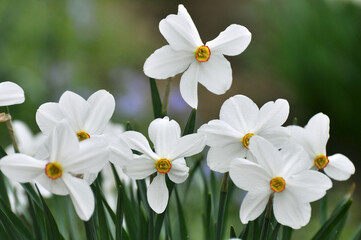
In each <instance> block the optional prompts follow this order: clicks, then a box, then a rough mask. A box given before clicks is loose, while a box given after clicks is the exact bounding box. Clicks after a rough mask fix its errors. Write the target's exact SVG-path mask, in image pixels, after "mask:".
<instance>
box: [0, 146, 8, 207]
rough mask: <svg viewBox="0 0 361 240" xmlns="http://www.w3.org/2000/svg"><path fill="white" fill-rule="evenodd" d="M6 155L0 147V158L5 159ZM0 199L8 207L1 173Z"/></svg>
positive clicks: (4, 183) (4, 180)
mask: <svg viewBox="0 0 361 240" xmlns="http://www.w3.org/2000/svg"><path fill="white" fill-rule="evenodd" d="M6 155H7V154H6V152H5V151H4V149H3V148H2V147H1V146H0V158H3V157H5V156H6ZM0 199H2V200H3V201H4V203H5V204H6V206H8V207H10V201H9V196H8V193H7V190H6V178H5V176H4V174H3V173H2V172H0Z"/></svg>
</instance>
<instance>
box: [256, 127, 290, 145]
mask: <svg viewBox="0 0 361 240" xmlns="http://www.w3.org/2000/svg"><path fill="white" fill-rule="evenodd" d="M257 135H258V136H260V137H263V138H264V139H266V140H267V141H269V142H270V143H272V144H273V145H274V146H275V147H276V148H278V149H280V148H282V147H284V146H285V145H286V144H287V142H288V141H289V140H290V137H291V134H290V131H289V129H287V128H285V127H273V128H267V129H265V130H262V131H261V132H259V133H258V134H257Z"/></svg>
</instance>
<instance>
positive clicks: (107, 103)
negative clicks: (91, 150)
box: [84, 90, 115, 135]
mask: <svg viewBox="0 0 361 240" xmlns="http://www.w3.org/2000/svg"><path fill="white" fill-rule="evenodd" d="M88 103H89V105H90V107H89V111H88V114H87V117H86V119H85V125H84V130H87V131H88V134H90V135H92V134H102V133H103V132H104V130H105V128H106V126H107V124H108V122H109V120H110V118H111V117H112V115H113V113H114V109H115V100H114V97H113V95H111V94H110V93H109V92H108V91H105V90H99V91H97V92H95V93H93V94H92V95H91V96H90V97H89V98H88Z"/></svg>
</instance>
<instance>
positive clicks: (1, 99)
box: [0, 82, 25, 106]
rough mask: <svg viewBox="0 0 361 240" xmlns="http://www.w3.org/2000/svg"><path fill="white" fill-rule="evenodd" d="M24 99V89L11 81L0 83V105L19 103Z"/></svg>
mask: <svg viewBox="0 0 361 240" xmlns="http://www.w3.org/2000/svg"><path fill="white" fill-rule="evenodd" d="M24 101H25V96H24V90H23V89H22V88H21V87H20V86H19V85H17V84H16V83H13V82H2V83H0V106H10V105H14V104H20V103H23V102H24Z"/></svg>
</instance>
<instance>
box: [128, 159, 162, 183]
mask: <svg viewBox="0 0 361 240" xmlns="http://www.w3.org/2000/svg"><path fill="white" fill-rule="evenodd" d="M156 171H157V169H156V168H155V161H154V160H153V159H151V158H149V157H148V156H147V155H140V156H135V157H134V158H133V160H131V161H129V162H128V164H127V165H125V167H124V173H125V174H127V175H128V176H129V177H131V178H133V179H144V178H146V177H148V176H149V175H151V174H152V173H154V172H156Z"/></svg>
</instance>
